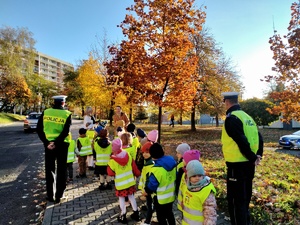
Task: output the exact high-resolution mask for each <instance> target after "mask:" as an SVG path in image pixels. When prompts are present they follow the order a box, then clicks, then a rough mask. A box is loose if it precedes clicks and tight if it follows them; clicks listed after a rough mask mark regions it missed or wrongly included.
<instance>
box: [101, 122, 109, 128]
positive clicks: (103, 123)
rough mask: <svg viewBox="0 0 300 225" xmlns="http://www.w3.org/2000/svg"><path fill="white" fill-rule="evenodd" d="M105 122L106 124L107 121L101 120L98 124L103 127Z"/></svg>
mask: <svg viewBox="0 0 300 225" xmlns="http://www.w3.org/2000/svg"><path fill="white" fill-rule="evenodd" d="M106 124H107V121H101V122H100V123H99V126H101V127H103V128H105V127H106Z"/></svg>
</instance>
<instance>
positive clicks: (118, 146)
mask: <svg viewBox="0 0 300 225" xmlns="http://www.w3.org/2000/svg"><path fill="white" fill-rule="evenodd" d="M111 145H112V152H113V153H114V154H118V153H120V152H121V151H122V140H121V139H120V138H117V139H114V140H113V141H112V144H111Z"/></svg>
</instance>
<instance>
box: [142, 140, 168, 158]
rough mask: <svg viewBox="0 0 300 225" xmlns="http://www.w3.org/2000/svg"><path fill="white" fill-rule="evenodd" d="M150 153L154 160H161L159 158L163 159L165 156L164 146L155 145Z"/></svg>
mask: <svg viewBox="0 0 300 225" xmlns="http://www.w3.org/2000/svg"><path fill="white" fill-rule="evenodd" d="M146 144H147V143H146ZM149 153H150V155H151V157H152V158H154V159H159V158H161V157H163V156H164V155H165V152H164V150H163V148H162V146H161V145H160V144H159V143H154V144H153V145H152V146H151V147H150V149H149Z"/></svg>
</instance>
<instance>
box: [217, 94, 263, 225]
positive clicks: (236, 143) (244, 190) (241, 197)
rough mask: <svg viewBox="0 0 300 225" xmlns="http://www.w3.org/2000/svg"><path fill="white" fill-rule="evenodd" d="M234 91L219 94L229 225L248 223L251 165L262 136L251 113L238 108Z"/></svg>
mask: <svg viewBox="0 0 300 225" xmlns="http://www.w3.org/2000/svg"><path fill="white" fill-rule="evenodd" d="M238 94H239V93H237V92H225V93H222V95H223V97H224V99H223V100H224V104H225V108H226V110H227V111H226V119H225V124H224V126H223V129H222V137H221V141H222V144H223V145H222V151H223V154H224V158H225V161H226V166H227V185H226V187H227V201H228V209H229V215H230V222H231V224H232V225H240V224H245V225H249V224H251V222H250V213H249V204H250V200H251V196H252V181H253V178H254V174H255V167H256V166H257V165H259V163H260V160H261V159H262V155H263V138H262V136H261V135H260V133H259V132H258V128H257V126H256V124H255V122H254V120H253V118H252V117H251V116H249V115H248V114H247V113H245V112H244V111H243V110H241V107H240V105H239V104H238Z"/></svg>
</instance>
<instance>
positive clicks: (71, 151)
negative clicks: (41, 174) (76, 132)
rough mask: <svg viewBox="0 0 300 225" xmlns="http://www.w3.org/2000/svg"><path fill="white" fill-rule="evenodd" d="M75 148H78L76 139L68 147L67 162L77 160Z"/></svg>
mask: <svg viewBox="0 0 300 225" xmlns="http://www.w3.org/2000/svg"><path fill="white" fill-rule="evenodd" d="M75 148H76V142H75V140H71V141H70V145H69V148H68V158H67V163H72V162H75Z"/></svg>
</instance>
